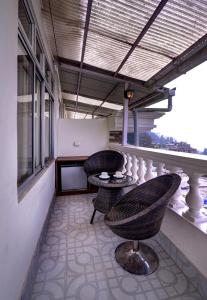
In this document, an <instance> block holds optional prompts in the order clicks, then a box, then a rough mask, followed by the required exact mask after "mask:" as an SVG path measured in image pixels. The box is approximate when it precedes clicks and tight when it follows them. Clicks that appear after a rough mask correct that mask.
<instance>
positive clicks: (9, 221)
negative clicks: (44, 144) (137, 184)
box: [0, 0, 55, 300]
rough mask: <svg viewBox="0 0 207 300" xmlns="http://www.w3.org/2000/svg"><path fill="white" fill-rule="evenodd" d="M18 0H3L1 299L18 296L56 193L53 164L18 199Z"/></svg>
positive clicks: (0, 28)
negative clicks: (22, 197) (22, 196)
mask: <svg viewBox="0 0 207 300" xmlns="http://www.w3.org/2000/svg"><path fill="white" fill-rule="evenodd" d="M17 24H18V1H17V0H1V1H0V45H1V46H0V141H1V143H0V205H1V206H0V299H2V300H17V299H19V296H20V293H21V290H22V285H23V283H24V281H25V279H26V275H27V272H28V268H29V265H30V262H31V259H32V256H33V253H34V250H35V247H36V244H37V241H38V238H39V235H40V232H41V229H42V225H43V223H44V220H45V217H46V214H47V211H48V207H49V204H50V202H51V200H52V196H53V194H54V180H55V179H54V172H55V170H54V163H53V165H51V166H50V167H49V168H48V169H47V170H46V171H45V173H44V174H43V175H42V176H41V178H40V179H39V180H38V181H37V182H36V184H35V185H34V186H33V188H32V189H31V190H30V191H29V192H28V193H27V194H26V196H25V197H24V199H23V200H22V201H21V202H20V203H18V198H17Z"/></svg>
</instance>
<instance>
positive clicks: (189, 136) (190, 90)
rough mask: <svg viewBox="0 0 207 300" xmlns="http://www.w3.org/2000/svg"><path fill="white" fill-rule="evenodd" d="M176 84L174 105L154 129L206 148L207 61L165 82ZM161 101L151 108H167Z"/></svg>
mask: <svg viewBox="0 0 207 300" xmlns="http://www.w3.org/2000/svg"><path fill="white" fill-rule="evenodd" d="M166 87H168V88H174V87H176V94H175V96H174V97H173V108H172V111H171V112H168V113H166V114H165V115H164V116H163V117H161V118H160V119H157V120H155V125H157V128H155V129H153V132H156V133H160V134H163V135H165V136H172V137H173V138H175V139H176V140H177V141H184V142H187V143H189V144H191V146H192V147H194V148H197V149H199V150H200V151H203V149H204V148H207V62H205V63H203V64H201V65H200V66H198V67H196V68H194V69H193V70H191V71H189V72H188V73H186V74H185V75H182V76H180V77H179V78H177V79H175V80H173V81H172V82H170V83H169V84H167V85H166ZM166 106H167V101H162V102H160V103H157V104H155V105H152V106H151V107H166Z"/></svg>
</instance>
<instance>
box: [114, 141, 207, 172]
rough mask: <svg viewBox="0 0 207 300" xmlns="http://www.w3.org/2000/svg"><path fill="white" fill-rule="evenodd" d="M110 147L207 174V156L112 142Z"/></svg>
mask: <svg viewBox="0 0 207 300" xmlns="http://www.w3.org/2000/svg"><path fill="white" fill-rule="evenodd" d="M109 147H110V148H113V149H116V150H118V151H123V152H127V153H130V154H132V155H137V156H140V157H143V158H144V159H152V160H154V161H157V162H163V163H165V164H166V165H174V166H177V167H181V168H183V169H184V171H185V169H186V170H189V171H191V170H192V171H193V172H197V173H199V174H201V175H206V174H207V156H201V155H196V154H191V153H183V152H174V151H169V150H163V149H150V148H143V147H136V146H132V145H126V146H122V145H121V144H116V143H110V144H109Z"/></svg>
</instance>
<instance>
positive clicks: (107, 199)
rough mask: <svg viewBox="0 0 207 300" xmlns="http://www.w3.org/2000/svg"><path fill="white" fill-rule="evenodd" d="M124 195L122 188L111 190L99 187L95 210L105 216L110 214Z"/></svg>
mask: <svg viewBox="0 0 207 300" xmlns="http://www.w3.org/2000/svg"><path fill="white" fill-rule="evenodd" d="M122 195H123V191H122V188H113V189H110V188H104V187H99V190H98V194H97V196H96V198H95V199H94V208H95V209H97V210H98V211H100V212H102V213H104V214H105V213H108V212H109V211H110V209H111V207H112V206H113V205H114V204H115V203H116V202H117V201H118V200H119V199H120V197H121V196H122Z"/></svg>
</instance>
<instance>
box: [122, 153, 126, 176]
mask: <svg viewBox="0 0 207 300" xmlns="http://www.w3.org/2000/svg"><path fill="white" fill-rule="evenodd" d="M121 154H122V155H123V158H124V164H123V167H122V173H123V174H125V173H126V164H127V155H126V153H124V152H121Z"/></svg>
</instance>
